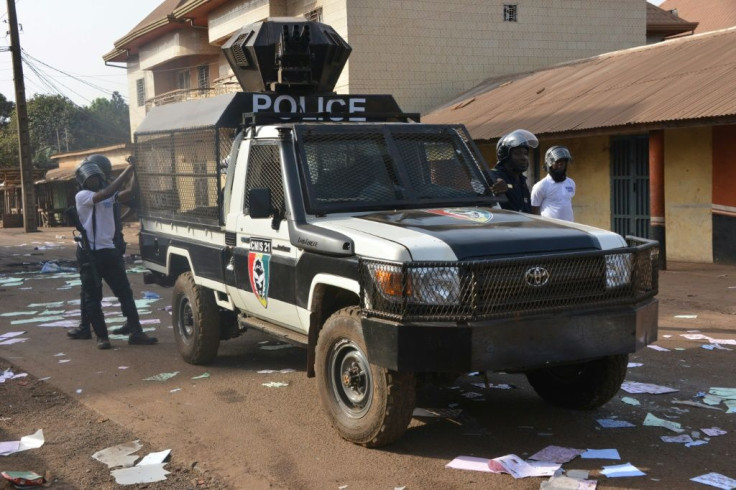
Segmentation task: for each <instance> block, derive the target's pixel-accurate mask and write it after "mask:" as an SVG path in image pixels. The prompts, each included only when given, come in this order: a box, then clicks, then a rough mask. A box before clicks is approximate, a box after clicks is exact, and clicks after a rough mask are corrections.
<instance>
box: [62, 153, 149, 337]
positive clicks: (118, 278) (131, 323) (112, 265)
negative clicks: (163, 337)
mask: <svg viewBox="0 0 736 490" xmlns="http://www.w3.org/2000/svg"><path fill="white" fill-rule="evenodd" d="M132 176H133V165H132V164H131V165H130V166H128V167H127V168H126V169H125V170H123V173H121V174H120V176H119V177H118V178H117V179H115V180H114V181H113V182H111V183H110V184H109V185H107V186H105V173H104V172H103V170H102V169H100V167H99V165H98V164H97V163H95V162H93V161H89V160H85V161H83V162H82V163H81V164H80V165H79V166H78V167H77V170H76V178H77V182H78V184H79V186H80V188H81V190H80V191H79V192H77V195H76V197H75V200H76V209H77V214H78V216H79V223H80V225H81V227H82V228H83V229H84V235H85V238H86V240H84V243H85V245H86V247H88V250H85V251H84V252H85V253H83V254H82V255H81V256H78V257H80V258H81V260H85V261H87V264H89V265H90V266H88V267H81V269H80V275H81V279H82V295H83V298H82V305H83V307H84V312H85V314H86V318H88V319H89V322H90V323H91V324H92V328H93V329H94V331H95V334H96V336H97V347H98V348H100V349H109V348H110V347H111V346H110V340H109V338H108V332H107V325H106V324H105V317H104V315H103V313H102V303H101V301H102V282H101V281H100V279H104V280H105V282H106V283H107V285H108V286H110V289H112V292H113V293H114V294H115V296H117V297H118V299H119V300H120V307H121V310H122V312H123V315H125V317H126V318H127V324H128V328H129V329H130V336H129V337H128V343H129V344H138V345H148V344H155V343H156V342H157V341H158V340H157V339H156V338H155V337H149V336H148V335H146V334H145V333H144V332H143V329H142V328H141V324H140V319H139V317H138V309H137V308H136V305H135V300H134V299H133V291H132V290H131V288H130V283H129V282H128V276H127V275H126V272H125V263H124V262H123V255H122V253H121V252H120V250H118V249H117V248H116V247H115V244H114V241H113V238H114V236H115V231H116V228H117V227H116V225H115V216H114V207H115V203H116V201H117V198H118V191H119V190H120V189H121V188H122V187H123V185H124V184H125V183H126V182H127V181H128V180H129V179H130V178H131V177H132ZM72 338H74V337H72ZM79 338H81V337H79Z"/></svg>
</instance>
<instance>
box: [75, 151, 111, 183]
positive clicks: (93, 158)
mask: <svg viewBox="0 0 736 490" xmlns="http://www.w3.org/2000/svg"><path fill="white" fill-rule="evenodd" d="M85 162H92V163H94V164H96V165H97V166H98V167H99V168H100V170H102V173H103V174H105V180H110V179H111V177H112V163H110V159H109V158H107V157H106V156H105V155H100V154H99V153H95V154H94V155H88V156H87V158H85V159H84V160H83V161H82V163H80V165H82V164H83V163H85Z"/></svg>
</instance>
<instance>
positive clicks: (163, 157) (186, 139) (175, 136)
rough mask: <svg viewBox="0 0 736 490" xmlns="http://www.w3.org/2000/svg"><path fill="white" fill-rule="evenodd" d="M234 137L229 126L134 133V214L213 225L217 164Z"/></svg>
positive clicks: (219, 174)
mask: <svg viewBox="0 0 736 490" xmlns="http://www.w3.org/2000/svg"><path fill="white" fill-rule="evenodd" d="M234 136H235V131H234V130H233V129H230V128H219V129H216V128H207V129H199V130H192V131H176V132H172V133H155V134H143V135H136V160H137V162H138V165H137V166H136V179H137V181H138V189H139V195H138V204H139V209H138V214H139V216H141V217H148V218H157V219H170V220H176V221H182V222H187V223H200V224H218V223H219V221H220V213H219V203H220V199H221V197H220V189H221V187H222V185H223V184H224V181H225V179H224V174H223V172H222V167H221V165H220V163H219V162H218V160H219V159H220V158H221V156H226V155H227V154H228V152H229V149H230V144H231V142H232V139H233V137H234Z"/></svg>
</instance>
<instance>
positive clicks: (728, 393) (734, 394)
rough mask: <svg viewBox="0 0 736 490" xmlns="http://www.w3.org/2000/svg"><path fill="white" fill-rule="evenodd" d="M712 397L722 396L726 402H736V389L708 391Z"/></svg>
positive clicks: (715, 388) (713, 389) (712, 389)
mask: <svg viewBox="0 0 736 490" xmlns="http://www.w3.org/2000/svg"><path fill="white" fill-rule="evenodd" d="M708 393H710V394H711V395H716V396H720V397H721V398H723V399H724V400H736V388H717V387H713V388H711V389H710V390H708Z"/></svg>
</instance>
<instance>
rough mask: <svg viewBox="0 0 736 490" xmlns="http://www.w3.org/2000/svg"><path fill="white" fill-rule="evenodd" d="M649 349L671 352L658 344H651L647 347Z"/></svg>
mask: <svg viewBox="0 0 736 490" xmlns="http://www.w3.org/2000/svg"><path fill="white" fill-rule="evenodd" d="M647 347H649V348H650V349H652V350H658V351H660V352H669V351H670V350H669V349H668V348H667V347H662V346H660V345H656V344H649V345H647Z"/></svg>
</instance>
